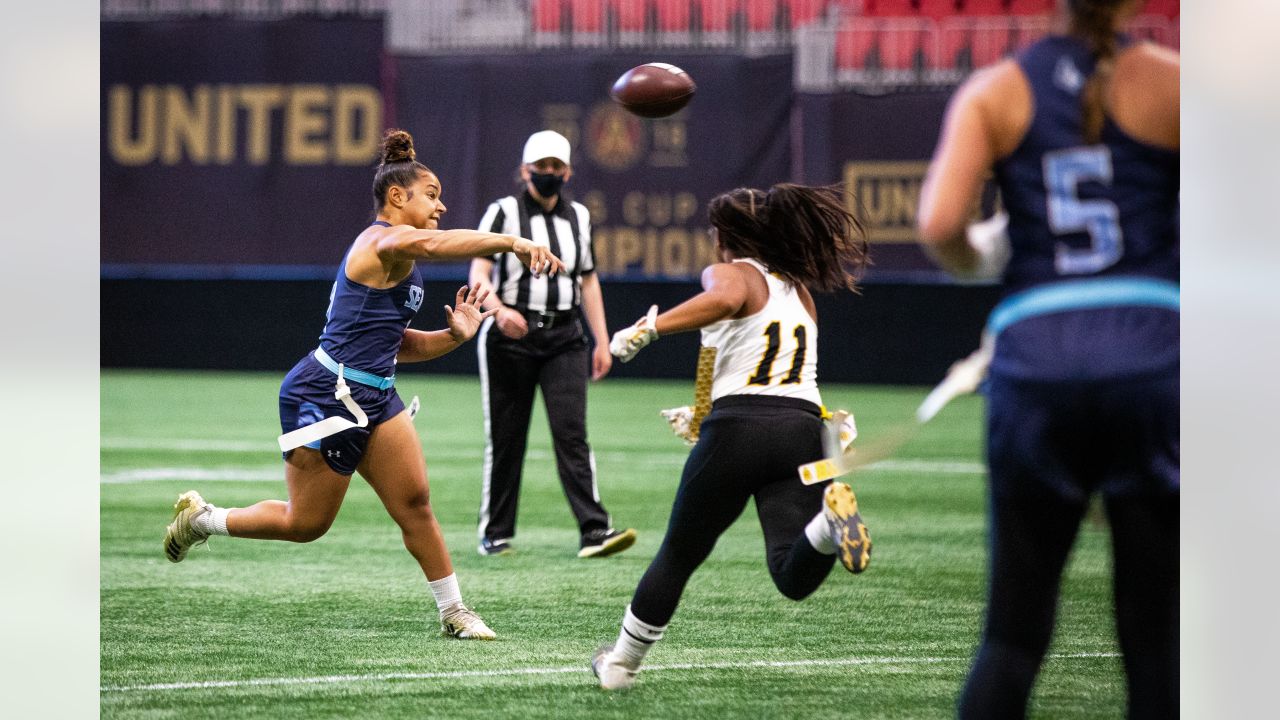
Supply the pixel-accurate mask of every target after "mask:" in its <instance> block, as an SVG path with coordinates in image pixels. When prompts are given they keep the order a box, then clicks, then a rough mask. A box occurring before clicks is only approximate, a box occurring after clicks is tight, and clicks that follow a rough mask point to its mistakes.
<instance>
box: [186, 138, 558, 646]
mask: <svg viewBox="0 0 1280 720" xmlns="http://www.w3.org/2000/svg"><path fill="white" fill-rule="evenodd" d="M373 195H374V211H375V213H376V214H377V219H376V220H375V222H374V223H373V225H371V226H370V227H369V228H368V229H366V230H365V231H364V232H362V233H360V235H359V236H357V237H356V239H355V242H354V243H353V244H352V245H351V248H350V249H349V250H348V251H347V255H346V258H345V259H344V260H343V262H342V264H341V265H340V266H339V268H338V274H337V278H336V280H335V281H334V285H333V291H332V294H331V296H330V300H329V309H328V312H327V313H326V322H325V327H324V332H323V334H321V336H320V345H319V347H317V348H316V349H315V350H314V351H312V352H310V353H308V354H307V355H305V356H304V357H303V358H302V359H301V360H300V361H298V364H297V365H295V366H294V368H293V369H292V370H291V371H289V374H288V375H287V376H286V377H285V379H284V382H283V384H282V385H281V386H280V425H281V428H282V430H283V431H284V432H285V433H286V434H285V435H283V436H282V437H281V447H282V449H285V454H284V458H285V482H286V483H287V485H288V490H289V500H288V501H287V502H281V501H279V500H264V501H262V502H259V503H257V504H255V505H252V506H250V507H246V508H220V507H216V506H214V505H212V504H210V503H207V502H205V500H204V499H203V498H201V497H200V495H199V494H198V493H196V492H195V491H194V490H192V491H189V492H187V493H184V494H183V495H182V496H181V497H179V499H178V502H177V504H176V505H175V506H174V511H175V516H174V520H173V522H172V523H170V525H169V527H168V530H167V531H166V533H165V554H166V555H167V557H168V558H169V560H171V561H172V562H180V561H181V560H182V559H183V558H184V557H186V554H187V551H188V550H189V549H190V548H191V547H192V546H193V545H195V544H198V543H201V542H204V541H205V540H206V539H207V538H208V537H209V536H211V535H230V536H234V537H244V538H257V539H264V540H288V541H292V542H310V541H312V540H315V539H317V538H319V537H320V536H321V535H324V533H325V531H326V530H328V529H329V526H330V525H331V524H332V523H333V520H334V517H336V516H337V514H338V508H339V507H340V506H341V505H342V499H343V496H344V495H345V494H346V492H347V486H348V484H349V483H350V481H351V474H352V473H353V472H356V471H359V472H360V475H361V476H362V477H363V478H364V479H365V480H366V481H367V482H368V483H369V485H370V486H372V487H373V489H374V491H375V492H377V494H378V497H379V498H380V499H381V500H382V503H383V505H385V506H386V508H387V512H388V513H390V514H391V517H392V518H393V519H394V520H395V522H396V524H397V525H399V526H400V530H401V532H402V533H403V536H404V544H405V547H406V548H408V550H409V552H410V553H411V554H412V555H413V556H414V558H415V559H416V560H417V561H418V564H419V565H420V566H421V568H422V571H423V573H424V574H426V576H427V580H428V582H429V584H430V587H431V591H432V595H433V596H434V598H435V600H436V605H437V607H438V609H439V611H440V622H441V626H442V629H443V631H444V632H445V633H447V634H449V635H453V636H455V637H460V638H476V639H492V638H493V637H494V633H493V631H492V630H490V629H489V627H488V626H487V625H485V623H484V621H483V620H481V619H480V617H479V616H478V615H476V614H475V613H474V612H473V611H471V610H470V609H469V608H467V606H466V605H464V604H463V603H462V596H461V592H460V590H459V588H458V581H457V577H456V576H455V575H454V574H453V565H452V563H451V561H450V559H449V551H448V549H447V548H446V547H445V544H444V537H443V536H442V534H441V532H440V525H439V523H437V521H436V519H435V516H434V515H433V514H432V510H431V504H430V500H429V489H428V486H427V469H426V465H425V463H424V462H423V457H422V446H421V444H420V443H419V440H418V435H417V433H416V432H414V429H413V425H412V424H411V423H410V417H409V413H408V412H406V410H405V406H404V403H403V402H402V401H401V399H400V397H399V395H398V394H397V392H396V390H395V366H396V364H397V363H398V362H420V361H423V360H430V359H432V358H436V357H439V356H441V355H444V354H445V353H447V352H450V351H452V350H454V349H455V348H457V347H458V346H460V345H461V344H462V343H464V342H466V341H467V340H470V339H471V338H472V337H473V336H474V335H475V333H476V330H477V329H478V328H479V326H480V323H481V322H482V321H483V320H484V319H485V318H486V317H487V316H488V315H489V314H491V313H482V312H481V310H480V303H481V302H483V301H484V293H483V292H478V291H477V290H475V289H471V290H468V288H466V287H465V286H464V287H463V288H462V289H460V290H459V291H458V296H457V300H456V303H455V307H453V308H450V307H448V306H445V318H446V321H447V323H448V328H447V329H445V330H436V331H431V332H425V331H421V330H411V329H409V328H408V325H409V322H410V321H411V320H412V319H413V317H414V315H416V314H417V311H418V308H419V307H420V306H421V304H422V301H423V284H422V279H421V276H420V275H419V273H418V269H417V265H416V262H417V261H418V260H460V259H465V258H474V257H485V256H488V255H492V254H494V253H499V252H511V253H514V254H515V255H516V256H517V257H519V258H520V261H521V262H523V263H525V264H526V265H527V266H529V268H530V269H531V270H532V271H533V272H535V273H537V272H551V273H554V272H556V271H558V270H562V269H563V266H562V265H561V264H560V261H559V260H558V259H557V258H556V257H555V256H554V255H552V254H551V252H550V251H549V250H548V249H547V248H546V247H543V246H537V245H534V244H533V243H531V242H530V241H528V240H525V239H523V238H517V237H513V236H510V235H497V234H493V233H486V232H476V231H473V230H439V229H437V226H438V224H439V220H440V216H441V215H442V214H443V213H444V212H445V210H446V208H445V205H444V203H443V202H442V201H441V198H440V196H441V185H440V181H439V179H437V178H436V176H435V174H434V173H432V172H431V171H430V170H429V169H427V167H426V166H424V165H422V164H421V163H419V162H416V161H415V160H414V150H413V138H412V137H410V135H409V133H407V132H404V131H403V130H389V131H387V133H386V136H385V137H384V138H383V142H382V154H381V164H379V166H378V169H377V173H376V174H375V176H374V181H373ZM348 393H349V394H348ZM339 418H341V419H339ZM318 423H326V424H325V425H317V424H318ZM334 423H337V428H336V429H337V431H336V432H334V431H333V430H334ZM302 428H310V430H307V431H304V433H305V432H310V433H311V434H312V435H319V437H303V438H301V439H296V440H295V441H294V442H292V443H290V442H289V439H290V438H298V434H294V435H290V433H292V432H295V431H299V430H300V429H302Z"/></svg>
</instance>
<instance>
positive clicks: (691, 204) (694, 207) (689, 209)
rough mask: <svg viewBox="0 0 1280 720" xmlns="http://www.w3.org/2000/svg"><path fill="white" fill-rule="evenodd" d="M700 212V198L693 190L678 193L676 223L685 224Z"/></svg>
mask: <svg viewBox="0 0 1280 720" xmlns="http://www.w3.org/2000/svg"><path fill="white" fill-rule="evenodd" d="M696 212H698V198H696V197H694V194H693V193H691V192H682V193H677V194H676V209H675V216H676V224H677V225H683V224H685V223H686V222H688V221H689V218H691V217H693V214H694V213H696Z"/></svg>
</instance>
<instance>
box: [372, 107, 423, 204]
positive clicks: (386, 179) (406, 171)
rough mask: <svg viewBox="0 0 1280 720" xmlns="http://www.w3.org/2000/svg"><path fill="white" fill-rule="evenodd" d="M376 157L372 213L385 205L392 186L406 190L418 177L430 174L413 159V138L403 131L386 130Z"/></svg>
mask: <svg viewBox="0 0 1280 720" xmlns="http://www.w3.org/2000/svg"><path fill="white" fill-rule="evenodd" d="M378 157H379V162H378V169H377V171H376V172H375V173H374V174H373V211H374V213H377V212H379V211H380V210H382V206H383V205H386V204H387V189H388V188H390V187H391V186H392V185H399V186H400V187H402V188H408V187H409V186H410V185H412V184H413V183H414V182H416V181H417V179H418V177H419V176H420V175H422V174H423V173H430V172H431V169H430V168H428V167H427V166H426V165H423V164H422V163H420V162H418V161H417V160H415V159H414V158H415V157H416V153H415V152H414V151H413V136H412V135H410V134H409V133H408V132H406V131H404V130H399V129H396V128H392V129H390V130H387V132H386V133H385V134H384V135H383V136H382V148H381V150H379V153H378Z"/></svg>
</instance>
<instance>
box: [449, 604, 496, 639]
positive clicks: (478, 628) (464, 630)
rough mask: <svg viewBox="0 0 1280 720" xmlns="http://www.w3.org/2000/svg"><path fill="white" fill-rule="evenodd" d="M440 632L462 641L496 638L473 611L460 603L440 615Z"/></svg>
mask: <svg viewBox="0 0 1280 720" xmlns="http://www.w3.org/2000/svg"><path fill="white" fill-rule="evenodd" d="M440 631H441V632H442V633H444V634H445V635H450V636H452V637H456V638H460V639H462V640H493V639H495V638H497V637H498V635H497V633H495V632H494V631H492V630H490V629H489V626H488V625H485V624H484V620H481V619H480V616H479V615H477V614H476V613H475V611H474V610H472V609H471V608H468V607H467V606H466V605H463V604H462V603H458V604H457V605H454V606H452V607H449V608H446V609H445V610H444V611H443V612H441V613H440Z"/></svg>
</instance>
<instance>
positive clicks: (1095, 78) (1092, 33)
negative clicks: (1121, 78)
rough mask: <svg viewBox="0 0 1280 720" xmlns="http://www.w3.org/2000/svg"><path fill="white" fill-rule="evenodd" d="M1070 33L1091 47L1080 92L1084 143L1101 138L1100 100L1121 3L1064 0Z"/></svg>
mask: <svg viewBox="0 0 1280 720" xmlns="http://www.w3.org/2000/svg"><path fill="white" fill-rule="evenodd" d="M1067 4H1068V6H1069V7H1070V10H1071V33H1072V34H1073V35H1076V36H1077V37H1080V38H1082V39H1084V40H1085V41H1086V42H1088V43H1089V46H1090V47H1091V48H1092V50H1093V53H1094V57H1095V58H1097V63H1096V65H1095V66H1094V71H1093V74H1092V75H1090V76H1089V79H1088V80H1087V81H1086V82H1085V85H1084V89H1083V90H1082V91H1081V92H1080V105H1081V130H1082V131H1083V134H1084V141H1085V142H1086V143H1087V144H1090V145H1092V144H1094V143H1097V142H1098V141H1099V140H1100V139H1101V138H1102V125H1103V122H1104V118H1105V110H1104V108H1103V100H1104V98H1105V96H1106V91H1107V86H1108V85H1109V84H1110V82H1111V76H1112V74H1113V73H1114V72H1115V65H1116V51H1117V49H1118V48H1117V47H1116V29H1115V18H1116V12H1117V11H1118V10H1119V9H1120V6H1121V5H1123V4H1124V0H1068V2H1067Z"/></svg>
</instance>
